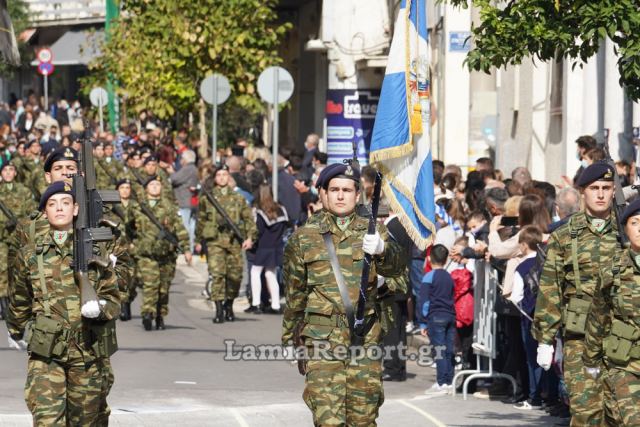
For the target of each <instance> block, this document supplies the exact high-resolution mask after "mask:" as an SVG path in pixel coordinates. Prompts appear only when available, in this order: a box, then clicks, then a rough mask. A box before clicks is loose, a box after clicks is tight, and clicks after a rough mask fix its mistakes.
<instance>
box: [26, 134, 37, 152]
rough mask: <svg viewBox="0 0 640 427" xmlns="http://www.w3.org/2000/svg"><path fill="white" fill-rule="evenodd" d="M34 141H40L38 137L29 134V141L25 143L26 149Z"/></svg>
mask: <svg viewBox="0 0 640 427" xmlns="http://www.w3.org/2000/svg"><path fill="white" fill-rule="evenodd" d="M34 142H38V138H36V137H35V136H33V135H29V139H27V141H26V142H25V143H24V149H25V150H26V149H28V148H29V147H31V144H33V143H34Z"/></svg>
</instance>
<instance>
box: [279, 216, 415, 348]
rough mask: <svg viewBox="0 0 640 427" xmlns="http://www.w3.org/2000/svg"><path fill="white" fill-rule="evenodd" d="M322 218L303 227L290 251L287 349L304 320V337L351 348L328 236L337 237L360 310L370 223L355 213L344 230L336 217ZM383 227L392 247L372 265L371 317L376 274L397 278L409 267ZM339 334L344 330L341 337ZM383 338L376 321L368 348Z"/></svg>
mask: <svg viewBox="0 0 640 427" xmlns="http://www.w3.org/2000/svg"><path fill="white" fill-rule="evenodd" d="M318 215H320V216H319V217H318V218H317V220H314V221H312V222H311V223H308V224H306V225H304V226H303V227H300V228H298V229H297V230H296V231H295V232H294V233H293V235H292V236H291V237H290V238H289V240H288V242H287V245H286V247H285V253H284V265H283V268H284V270H283V274H284V279H283V282H284V286H285V296H286V300H287V304H286V308H285V312H284V319H283V332H282V343H283V344H284V345H287V344H288V343H289V341H291V340H292V339H293V331H294V329H295V328H296V326H297V325H298V324H299V323H300V322H304V324H305V326H304V329H303V331H302V335H303V336H304V337H306V338H307V339H308V340H314V339H319V340H327V339H328V338H329V336H330V335H331V336H332V340H333V342H334V343H335V344H342V345H348V344H349V326H348V322H347V319H346V315H345V309H344V305H343V303H342V297H341V296H340V290H339V288H338V284H337V282H336V279H335V276H334V272H333V269H332V267H331V261H330V260H329V254H328V253H327V250H326V247H325V244H324V241H323V238H322V235H323V234H324V233H331V237H332V239H333V243H334V245H335V248H336V253H337V255H338V260H339V262H340V267H341V268H340V270H341V272H342V275H343V276H344V281H345V284H346V286H347V288H348V291H349V295H350V297H351V301H352V303H353V306H354V310H355V307H356V305H357V301H358V294H359V291H360V278H361V274H362V264H363V260H364V251H363V250H362V239H363V237H364V235H365V233H366V232H367V226H368V223H369V222H368V220H367V219H366V218H362V217H359V216H357V215H355V214H353V219H352V222H351V223H350V224H349V226H348V227H347V228H346V229H345V230H344V231H341V230H340V228H339V227H338V226H337V225H336V222H335V216H334V215H332V214H331V213H329V212H322V213H320V214H318ZM377 227H378V232H379V233H380V235H381V236H382V238H383V239H384V240H385V242H386V244H385V251H384V254H383V255H382V256H376V257H374V262H373V263H372V265H371V271H370V273H369V286H368V288H367V290H366V305H365V319H369V318H370V317H371V316H373V315H374V310H375V307H374V302H375V301H376V298H377V293H378V288H377V277H376V274H380V275H381V276H384V277H389V278H391V277H397V276H399V275H400V274H402V273H403V271H405V268H406V260H404V259H403V256H402V254H403V253H404V252H403V251H402V249H401V248H400V246H399V245H398V244H397V243H395V242H393V241H392V240H391V239H390V238H389V236H388V232H387V229H386V227H385V226H384V225H383V224H378V226H377ZM335 330H339V331H338V332H337V333H336V332H335ZM332 332H334V333H333V335H332ZM380 335H381V334H380V326H379V322H376V323H375V324H374V327H373V328H372V329H371V330H370V331H369V333H368V334H367V336H366V337H365V344H370V343H377V342H378V340H379V339H380Z"/></svg>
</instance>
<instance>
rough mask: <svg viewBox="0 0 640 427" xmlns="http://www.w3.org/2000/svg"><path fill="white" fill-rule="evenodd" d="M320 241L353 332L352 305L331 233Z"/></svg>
mask: <svg viewBox="0 0 640 427" xmlns="http://www.w3.org/2000/svg"><path fill="white" fill-rule="evenodd" d="M322 240H324V245H325V246H326V248H327V252H328V253H329V261H331V267H332V270H333V275H334V276H335V278H336V282H337V283H338V289H340V297H341V298H342V304H343V305H344V311H345V312H346V314H347V321H348V322H349V331H350V332H353V327H354V321H355V317H354V315H353V303H352V302H351V298H349V291H348V290H347V285H346V283H345V282H344V276H343V275H342V271H341V270H340V262H338V255H337V254H336V247H335V246H334V244H333V240H331V233H329V232H327V233H323V234H322Z"/></svg>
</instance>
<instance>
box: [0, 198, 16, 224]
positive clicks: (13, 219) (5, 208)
mask: <svg viewBox="0 0 640 427" xmlns="http://www.w3.org/2000/svg"><path fill="white" fill-rule="evenodd" d="M0 211H2V213H3V214H4V216H6V217H7V219H8V221H7V224H6V225H5V228H8V229H13V228H15V227H16V225H18V218H16V216H15V215H14V214H13V212H11V209H9V207H8V206H7V205H5V204H4V202H3V201H2V200H0Z"/></svg>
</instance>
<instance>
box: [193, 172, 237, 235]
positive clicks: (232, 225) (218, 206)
mask: <svg viewBox="0 0 640 427" xmlns="http://www.w3.org/2000/svg"><path fill="white" fill-rule="evenodd" d="M200 190H202V193H203V194H204V195H205V196H206V197H207V200H209V203H211V204H212V205H213V207H214V208H215V209H216V211H218V213H219V214H220V216H221V217H222V219H224V222H226V223H227V226H228V227H229V229H231V232H232V233H233V235H234V236H235V238H236V239H238V241H239V242H240V243H242V242H244V241H245V237H244V234H242V231H240V229H239V228H238V226H237V225H236V223H234V222H233V220H232V219H231V217H230V216H229V214H228V213H227V212H226V211H225V210H224V208H223V207H222V205H221V204H220V202H218V201H217V200H216V198H215V197H213V194H211V193H210V192H209V190H207V189H206V188H205V186H204V184H202V183H200Z"/></svg>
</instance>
